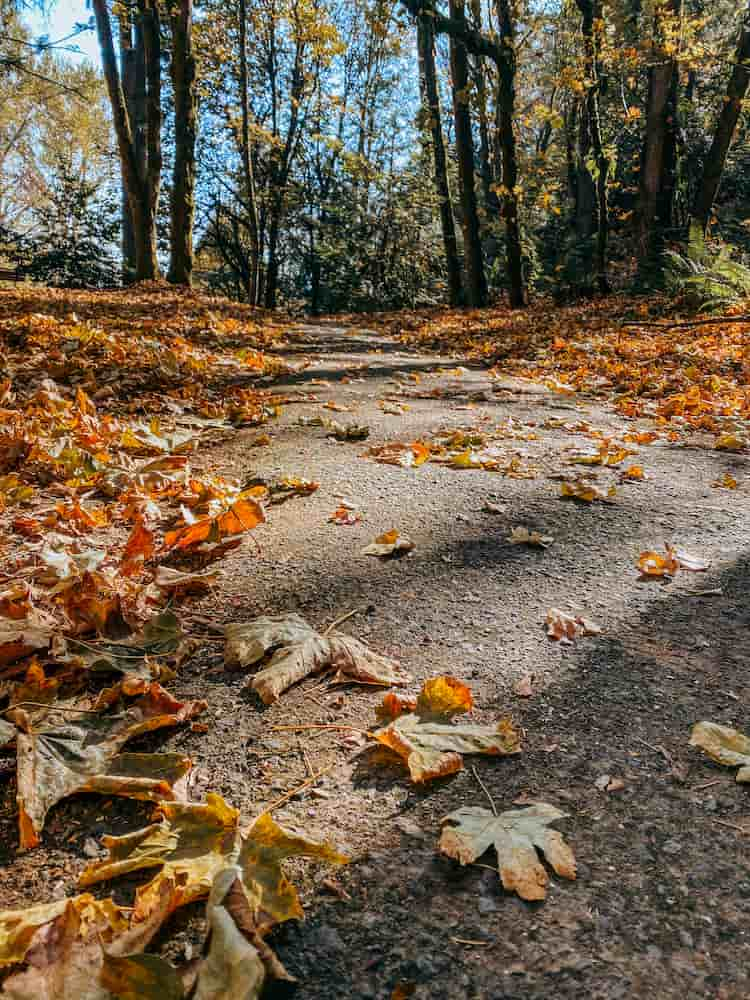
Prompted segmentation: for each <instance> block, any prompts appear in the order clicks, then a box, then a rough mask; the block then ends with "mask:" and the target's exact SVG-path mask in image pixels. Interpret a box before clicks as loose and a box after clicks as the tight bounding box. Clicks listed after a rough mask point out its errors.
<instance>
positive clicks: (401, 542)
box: [361, 528, 414, 556]
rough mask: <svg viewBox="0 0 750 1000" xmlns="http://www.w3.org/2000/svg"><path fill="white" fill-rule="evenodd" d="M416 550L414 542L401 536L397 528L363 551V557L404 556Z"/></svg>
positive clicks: (381, 536) (387, 532)
mask: <svg viewBox="0 0 750 1000" xmlns="http://www.w3.org/2000/svg"><path fill="white" fill-rule="evenodd" d="M413 549H414V542H413V541H412V540H411V539H410V538H407V537H406V535H401V534H399V532H398V531H397V529H396V528H392V529H391V530H390V531H386V532H384V533H383V534H382V535H378V537H377V538H376V539H375V541H374V542H371V543H370V544H369V545H367V546H365V548H364V549H362V553H361V554H362V555H363V556H403V555H406V554H407V552H411V551H412V550H413Z"/></svg>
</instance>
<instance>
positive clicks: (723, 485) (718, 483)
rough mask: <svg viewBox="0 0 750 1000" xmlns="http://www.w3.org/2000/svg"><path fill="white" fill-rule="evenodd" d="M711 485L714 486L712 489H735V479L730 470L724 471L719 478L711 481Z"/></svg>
mask: <svg viewBox="0 0 750 1000" xmlns="http://www.w3.org/2000/svg"><path fill="white" fill-rule="evenodd" d="M711 485H712V486H713V487H714V489H722V490H736V489H737V480H736V479H735V478H734V476H733V475H732V474H731V472H725V473H724V475H723V476H722V477H721V479H715V480H714V481H713V482H712V483H711Z"/></svg>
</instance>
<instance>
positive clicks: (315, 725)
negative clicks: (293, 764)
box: [271, 722, 370, 736]
mask: <svg viewBox="0 0 750 1000" xmlns="http://www.w3.org/2000/svg"><path fill="white" fill-rule="evenodd" d="M305 729H341V730H348V731H349V732H352V733H361V734H362V735H363V736H369V735H370V734H369V732H368V731H367V730H366V729H359V728H358V727H357V726H344V725H334V724H333V723H330V724H329V723H322V722H306V723H302V724H300V725H299V726H271V732H272V733H301V732H303V731H304V730H305Z"/></svg>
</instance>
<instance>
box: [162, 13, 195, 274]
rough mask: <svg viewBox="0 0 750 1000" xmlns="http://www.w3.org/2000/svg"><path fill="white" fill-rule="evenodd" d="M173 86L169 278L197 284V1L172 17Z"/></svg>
mask: <svg viewBox="0 0 750 1000" xmlns="http://www.w3.org/2000/svg"><path fill="white" fill-rule="evenodd" d="M171 68H172V87H173V90H174V143H175V154H174V174H173V181H172V204H171V220H170V262H169V275H168V279H169V281H171V282H172V283H173V284H175V285H188V286H189V285H191V284H192V282H193V222H194V219H195V131H196V113H197V112H196V93H195V56H194V55H193V0H180V6H179V9H177V10H176V11H175V12H174V13H173V14H172V66H171Z"/></svg>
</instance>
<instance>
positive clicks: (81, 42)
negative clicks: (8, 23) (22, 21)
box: [26, 0, 99, 63]
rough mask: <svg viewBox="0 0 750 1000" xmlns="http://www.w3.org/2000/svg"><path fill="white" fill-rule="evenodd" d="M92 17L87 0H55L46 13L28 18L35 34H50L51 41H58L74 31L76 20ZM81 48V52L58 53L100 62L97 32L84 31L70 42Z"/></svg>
mask: <svg viewBox="0 0 750 1000" xmlns="http://www.w3.org/2000/svg"><path fill="white" fill-rule="evenodd" d="M90 17H91V10H90V9H89V10H87V9H86V0H53V2H52V7H51V10H50V11H49V12H48V13H47V14H46V15H41V14H38V13H34V14H30V15H28V16H27V18H26V22H27V24H28V25H29V28H30V29H31V31H32V33H33V34H34V35H35V36H38V35H49V38H50V41H57V39H58V38H63V37H64V36H65V35H68V34H70V32H71V31H73V29H74V27H75V25H76V22H78V21H83V22H84V23H86V22H87V21H88V20H89V18H90ZM66 44H71V45H76V46H77V47H78V48H79V49H80V53H75V52H59V53H58V55H60V56H62V57H64V58H67V59H70V60H71V61H72V62H76V63H77V62H82V61H83V60H85V59H88V60H89V61H91V62H94V63H98V62H99V49H98V46H97V42H96V32H94V31H84V32H83V33H82V34H80V35H78V37H77V38H75V39H73V40H72V41H71V42H70V43H66Z"/></svg>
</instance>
